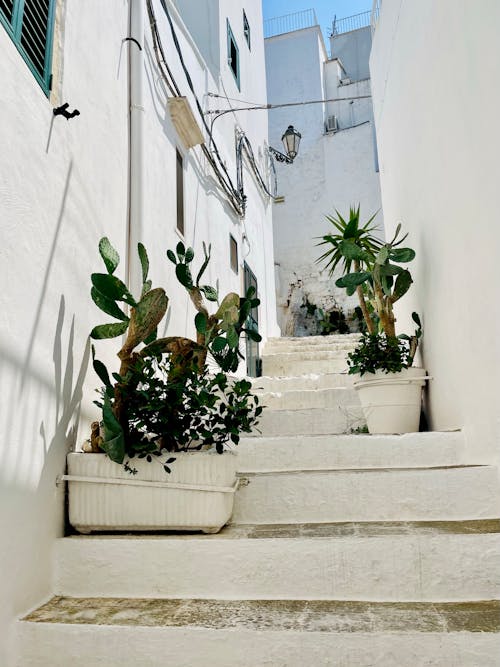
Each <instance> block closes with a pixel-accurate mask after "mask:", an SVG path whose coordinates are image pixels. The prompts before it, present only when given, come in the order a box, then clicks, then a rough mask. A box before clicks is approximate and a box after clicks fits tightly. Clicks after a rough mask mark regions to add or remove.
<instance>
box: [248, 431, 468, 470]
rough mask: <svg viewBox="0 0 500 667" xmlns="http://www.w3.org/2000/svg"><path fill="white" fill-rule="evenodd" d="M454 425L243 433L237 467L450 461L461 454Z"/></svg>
mask: <svg viewBox="0 0 500 667" xmlns="http://www.w3.org/2000/svg"><path fill="white" fill-rule="evenodd" d="M464 448H465V442H464V436H463V433H461V432H460V431H448V432H432V433H405V434H404V435H368V434H366V435H348V434H343V435H290V436H275V437H257V438H254V437H244V438H241V440H240V444H239V446H238V449H237V452H238V470H239V471H240V472H245V471H253V472H258V471H261V472H269V471H280V470H322V469H323V470H324V469H342V468H348V469H362V468H421V467H428V466H429V467H437V466H455V465H460V464H463V463H468V461H465V460H464Z"/></svg>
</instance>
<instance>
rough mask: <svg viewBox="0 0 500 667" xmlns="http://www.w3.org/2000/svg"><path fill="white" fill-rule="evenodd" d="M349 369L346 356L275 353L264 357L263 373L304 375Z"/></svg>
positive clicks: (339, 371) (277, 375) (276, 375)
mask: <svg viewBox="0 0 500 667" xmlns="http://www.w3.org/2000/svg"><path fill="white" fill-rule="evenodd" d="M346 371H347V361H346V360H345V358H344V357H332V358H330V359H329V358H325V357H320V358H317V359H301V358H297V359H295V358H293V359H290V358H289V357H287V356H286V355H275V356H272V357H266V358H263V359H262V374H263V375H269V376H275V377H279V376H285V375H289V376H290V375H304V374H306V373H343V372H346Z"/></svg>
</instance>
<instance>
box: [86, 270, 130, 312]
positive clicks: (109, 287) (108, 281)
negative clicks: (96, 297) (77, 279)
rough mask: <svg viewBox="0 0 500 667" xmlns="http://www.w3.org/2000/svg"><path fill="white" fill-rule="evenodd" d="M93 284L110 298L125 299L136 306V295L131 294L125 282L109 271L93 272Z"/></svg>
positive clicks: (91, 277) (114, 299) (115, 299)
mask: <svg viewBox="0 0 500 667" xmlns="http://www.w3.org/2000/svg"><path fill="white" fill-rule="evenodd" d="M90 279H91V281H92V285H93V286H94V287H95V288H96V290H97V291H98V292H101V294H103V295H104V296H105V297H107V298H108V299H112V300H113V301H125V303H128V304H129V305H130V306H136V305H137V303H136V301H135V299H134V297H133V296H132V295H131V294H130V292H129V291H128V289H127V286H126V285H125V283H123V282H122V281H121V280H120V279H119V278H117V277H116V276H112V275H110V274H107V273H93V274H92V275H91V276H90Z"/></svg>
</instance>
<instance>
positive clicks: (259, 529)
mask: <svg viewBox="0 0 500 667" xmlns="http://www.w3.org/2000/svg"><path fill="white" fill-rule="evenodd" d="M491 533H500V518H499V519H468V520H462V521H357V522H354V521H343V522H334V523H297V524H296V523H285V524H235V525H232V524H230V525H228V526H225V527H224V528H223V529H222V530H221V531H220V532H219V533H217V534H215V535H204V534H200V533H185V532H178V533H176V532H169V533H165V532H159V533H148V534H134V533H122V534H113V535H110V534H102V535H100V534H98V533H95V534H93V535H70V536H69V537H67V538H61V539H63V540H67V539H69V540H84V541H88V540H91V541H94V540H98V539H102V540H106V541H107V540H119V539H127V540H129V539H130V540H140V541H144V540H158V539H164V540H172V539H173V540H193V539H194V540H203V541H205V540H208V541H211V540H239V539H245V540H253V539H304V538H308V539H315V538H316V539H323V538H336V537H356V538H369V537H381V536H382V537H383V536H405V535H406V536H407V535H411V536H413V535H419V536H420V535H429V536H435V535H472V534H475V535H477V534H491Z"/></svg>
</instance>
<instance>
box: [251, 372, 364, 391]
mask: <svg viewBox="0 0 500 667" xmlns="http://www.w3.org/2000/svg"><path fill="white" fill-rule="evenodd" d="M353 383H354V376H353V375H348V374H347V373H332V372H329V373H308V374H304V375H293V374H292V375H290V376H288V377H273V376H262V377H259V378H252V387H253V391H254V392H255V393H257V394H260V393H261V392H284V391H288V390H291V391H293V390H299V391H302V390H307V389H332V388H334V387H352V386H353Z"/></svg>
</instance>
